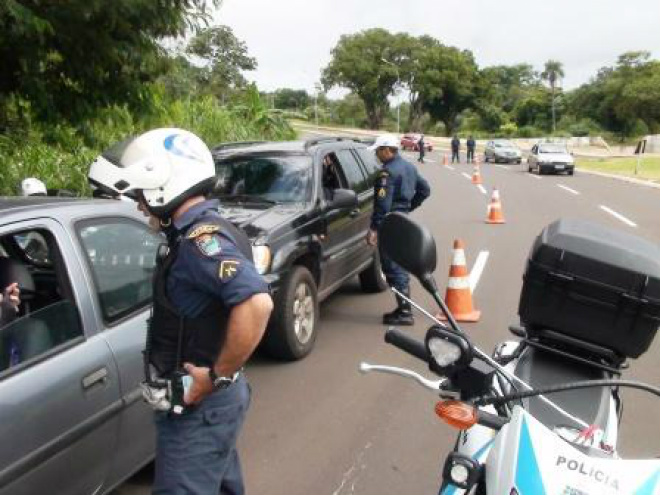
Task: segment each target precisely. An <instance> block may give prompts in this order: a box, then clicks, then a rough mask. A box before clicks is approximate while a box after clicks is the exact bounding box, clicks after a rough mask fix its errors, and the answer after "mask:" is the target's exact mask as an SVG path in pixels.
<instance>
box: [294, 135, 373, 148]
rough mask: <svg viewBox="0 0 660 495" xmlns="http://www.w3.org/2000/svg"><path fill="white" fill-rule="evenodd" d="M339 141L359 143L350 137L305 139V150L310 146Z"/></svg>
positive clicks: (356, 139)
mask: <svg viewBox="0 0 660 495" xmlns="http://www.w3.org/2000/svg"><path fill="white" fill-rule="evenodd" d="M341 141H353V142H356V143H359V142H360V140H359V139H358V138H355V137H350V136H321V137H318V138H312V139H307V140H306V141H305V149H308V148H310V147H312V146H316V145H317V144H323V143H338V142H341Z"/></svg>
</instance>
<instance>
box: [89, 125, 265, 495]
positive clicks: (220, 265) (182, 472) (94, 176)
mask: <svg viewBox="0 0 660 495" xmlns="http://www.w3.org/2000/svg"><path fill="white" fill-rule="evenodd" d="M89 179H90V182H91V184H92V185H93V186H95V187H97V188H100V189H102V190H104V191H105V193H106V194H125V195H132V196H133V197H135V198H136V199H137V200H138V203H139V209H140V210H141V211H143V212H144V213H145V215H147V216H148V217H149V220H150V225H152V227H156V228H159V229H160V230H161V231H162V232H164V234H165V236H166V239H167V247H166V248H165V249H162V250H161V251H163V252H162V253H161V255H160V256H159V262H158V264H157V267H156V273H155V276H154V306H153V314H152V318H151V322H150V328H149V331H148V337H147V346H146V349H145V356H146V362H145V372H146V374H147V378H146V382H145V384H143V388H144V392H145V393H144V395H145V399H146V400H147V401H148V402H149V403H150V404H151V405H152V407H153V408H154V409H155V410H156V412H155V423H156V430H157V447H156V470H155V480H154V487H153V492H152V493H153V494H154V495H217V494H231V495H240V494H243V493H244V487H243V480H242V474H241V468H240V463H239V459H238V453H237V450H236V439H237V436H238V433H239V431H240V428H241V426H242V423H243V419H244V417H245V414H246V411H247V408H248V405H249V402H250V390H249V386H248V384H247V380H246V378H245V377H244V375H243V373H242V372H241V369H242V366H243V365H244V363H245V362H246V361H247V359H248V357H249V356H250V355H251V354H252V352H253V351H254V349H255V348H256V346H257V344H258V343H259V341H260V339H261V337H262V335H263V332H264V330H265V327H266V324H267V322H268V318H269V316H270V313H271V311H272V300H271V298H270V296H269V295H268V287H267V285H266V284H265V282H264V281H263V279H262V278H261V277H260V276H259V275H258V274H257V272H256V269H255V267H254V265H253V263H252V254H251V246H250V243H249V241H248V239H247V237H245V235H244V234H243V233H241V232H240V231H239V230H238V229H236V228H235V227H233V225H232V224H231V223H229V222H227V221H226V220H224V219H223V218H222V217H221V216H220V215H219V213H218V206H219V203H218V201H216V200H206V198H205V194H207V193H208V192H210V191H211V189H212V187H213V184H214V182H215V167H214V164H213V159H212V157H211V153H210V152H209V150H208V148H207V147H206V145H205V144H204V143H203V142H202V141H201V140H200V139H199V138H198V137H197V136H195V135H194V134H192V133H190V132H187V131H184V130H181V129H156V130H153V131H150V132H147V133H145V134H142V135H141V136H138V137H137V138H134V139H129V140H127V141H124V142H122V143H118V144H117V145H115V146H113V147H112V148H110V149H109V150H107V151H106V152H105V153H103V154H102V155H101V156H99V157H98V158H97V159H96V160H95V162H94V163H93V165H92V167H91V169H90V172H89Z"/></svg>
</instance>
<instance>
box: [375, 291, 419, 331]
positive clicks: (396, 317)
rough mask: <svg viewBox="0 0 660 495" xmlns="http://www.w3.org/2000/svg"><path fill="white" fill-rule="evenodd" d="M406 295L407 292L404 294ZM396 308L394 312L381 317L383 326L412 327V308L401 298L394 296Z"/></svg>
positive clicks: (413, 321) (413, 319) (413, 322)
mask: <svg viewBox="0 0 660 495" xmlns="http://www.w3.org/2000/svg"><path fill="white" fill-rule="evenodd" d="M405 294H406V296H407V295H408V293H407V291H406V292H405ZM396 302H397V307H396V309H395V310H394V311H391V312H389V313H385V314H384V315H383V325H393V326H412V325H414V324H415V318H414V317H413V314H412V308H411V307H410V303H408V302H407V301H406V300H404V299H403V298H401V297H399V296H396Z"/></svg>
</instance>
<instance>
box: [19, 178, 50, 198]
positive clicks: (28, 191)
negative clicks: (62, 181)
mask: <svg viewBox="0 0 660 495" xmlns="http://www.w3.org/2000/svg"><path fill="white" fill-rule="evenodd" d="M47 193H48V192H47V190H46V184H44V183H43V182H41V181H40V180H39V179H37V178H36V177H28V178H27V179H23V180H22V181H21V196H46V194H47Z"/></svg>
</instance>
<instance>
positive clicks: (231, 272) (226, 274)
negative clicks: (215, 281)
mask: <svg viewBox="0 0 660 495" xmlns="http://www.w3.org/2000/svg"><path fill="white" fill-rule="evenodd" d="M240 265H241V262H240V261H238V260H225V261H223V262H222V263H220V270H219V271H218V276H219V277H220V280H222V281H223V282H226V281H227V280H231V279H232V278H234V277H235V276H236V274H237V273H238V267H239V266H240Z"/></svg>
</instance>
